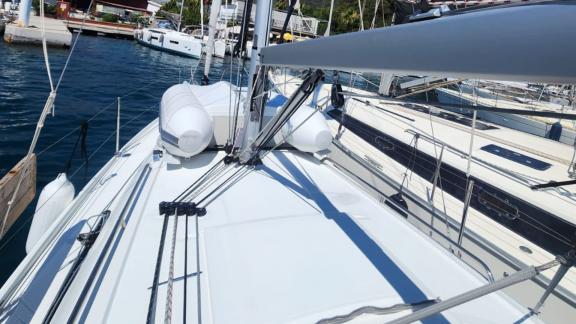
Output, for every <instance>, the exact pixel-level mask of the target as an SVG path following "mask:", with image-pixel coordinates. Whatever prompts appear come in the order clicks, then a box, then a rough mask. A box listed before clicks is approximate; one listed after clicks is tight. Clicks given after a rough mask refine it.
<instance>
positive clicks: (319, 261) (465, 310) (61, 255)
mask: <svg viewBox="0 0 576 324" xmlns="http://www.w3.org/2000/svg"><path fill="white" fill-rule="evenodd" d="M157 139H158V130H157V124H156V123H152V124H151V125H150V126H148V127H147V128H146V129H144V130H143V131H142V132H141V133H140V134H139V135H137V137H136V138H135V139H134V140H133V141H132V142H131V143H129V144H128V145H127V148H125V149H124V153H130V155H129V156H128V155H127V156H123V157H115V158H113V160H111V162H110V163H109V164H108V165H107V166H106V167H105V168H104V169H103V171H102V172H101V173H100V174H98V175H97V176H96V177H95V179H94V180H93V182H92V183H90V184H89V185H88V186H87V187H86V188H85V189H84V190H83V192H82V193H80V194H79V197H78V198H77V200H76V202H75V204H73V205H72V206H71V207H70V208H69V209H68V211H67V212H65V213H64V215H63V216H62V219H61V220H64V218H65V217H70V219H69V221H68V222H67V225H66V227H65V230H64V234H59V235H58V236H57V238H56V239H55V240H53V241H52V242H54V245H51V244H49V243H48V242H42V239H41V242H40V244H39V245H37V246H36V248H35V249H34V250H33V251H31V252H30V254H29V256H28V257H27V258H26V259H25V260H24V261H23V263H22V264H21V265H20V267H19V268H18V269H17V270H16V272H15V274H14V275H13V276H12V278H11V279H10V280H9V281H8V282H7V283H6V285H5V286H4V287H3V288H2V290H1V291H0V296H4V295H5V294H6V293H7V291H8V290H9V288H10V287H11V286H12V285H14V284H15V282H16V281H17V280H18V276H24V279H23V280H22V281H21V285H19V286H20V288H19V289H17V291H16V293H15V295H14V297H13V298H12V299H11V300H10V302H9V303H8V307H7V308H6V309H4V312H3V315H2V317H1V318H0V320H2V321H3V322H9V323H16V322H20V321H23V322H28V321H30V320H32V321H34V322H41V321H42V320H43V318H44V316H45V313H46V310H47V309H48V307H49V306H50V304H51V303H52V302H53V300H54V298H55V294H56V292H57V291H58V289H59V286H60V284H61V283H62V280H63V279H64V277H65V276H66V274H67V272H68V270H69V268H70V265H71V262H72V261H73V259H74V258H75V256H76V255H77V254H78V248H79V244H78V243H77V242H76V241H75V237H76V236H77V234H78V233H82V232H86V231H87V227H88V226H87V225H86V223H85V220H87V219H89V218H91V217H92V218H93V216H94V215H98V214H99V213H100V212H101V211H103V210H105V209H108V208H109V209H110V210H111V212H112V213H111V216H110V218H109V219H108V220H107V221H106V223H105V225H104V227H103V229H102V231H101V233H100V235H99V237H98V239H97V240H96V242H95V243H94V245H93V247H92V248H91V250H90V252H89V253H88V255H87V257H86V259H85V260H84V262H83V263H82V265H81V267H80V270H79V272H78V274H77V275H76V278H75V280H74V281H73V282H72V284H71V286H70V288H69V289H68V292H67V293H66V294H65V296H64V298H63V300H62V303H61V304H60V307H59V308H58V310H57V312H56V314H55V316H54V318H53V321H52V322H53V323H63V322H66V321H69V320H70V319H71V318H70V315H71V314H72V313H73V312H74V311H73V309H74V308H75V307H76V310H77V311H78V312H77V315H76V316H75V317H74V318H73V322H76V321H79V322H84V321H85V322H87V323H100V322H102V323H142V322H144V321H145V320H146V316H147V314H148V309H149V308H148V306H149V300H150V294H151V287H152V282H153V277H154V270H155V266H156V261H157V260H156V256H157V253H158V247H159V243H160V237H161V231H162V223H163V218H164V217H163V216H161V215H159V211H158V203H159V202H161V201H171V200H172V199H174V198H176V196H178V194H180V193H181V192H182V191H184V189H185V188H187V187H188V186H189V185H190V184H192V183H193V182H194V180H196V179H197V178H198V177H200V176H201V175H202V174H203V173H204V172H205V171H206V170H208V169H209V168H210V167H211V166H212V165H213V164H214V163H216V162H217V161H218V160H220V158H222V157H223V154H224V153H223V152H205V153H202V154H201V155H199V156H197V157H194V158H192V159H190V160H189V161H187V162H186V163H184V164H183V165H182V166H181V167H180V166H174V165H168V164H167V161H169V159H167V158H166V154H165V155H164V158H162V159H160V160H157V161H153V160H152V158H151V157H152V150H153V149H154V147H155V145H156V143H157ZM263 162H264V163H263V165H261V166H258V167H257V168H256V169H254V170H253V171H251V172H250V173H248V174H247V175H246V176H244V177H243V178H242V179H241V180H240V181H238V182H237V183H235V184H234V185H233V186H231V187H230V188H229V189H228V190H226V191H225V192H224V193H222V194H221V195H218V196H217V197H215V199H214V200H209V201H208V202H209V203H208V205H206V209H207V214H206V215H205V216H203V217H201V218H199V233H200V235H199V241H200V244H199V247H198V248H199V251H200V258H199V263H200V272H199V273H200V276H198V271H197V267H196V264H197V263H196V262H197V259H196V248H197V246H196V245H195V242H196V234H195V233H196V227H195V218H194V217H189V223H188V237H185V225H184V224H185V217H186V216H178V221H179V224H178V232H177V236H176V238H177V240H176V247H175V262H174V278H175V280H174V284H173V294H172V322H174V323H181V322H183V314H184V309H186V317H187V322H188V323H196V322H199V321H200V319H201V321H202V322H206V323H212V322H215V323H286V322H291V323H311V322H317V321H319V320H321V319H324V318H328V317H333V316H337V315H344V314H347V313H349V312H351V311H352V310H354V309H356V308H358V307H362V306H368V305H372V306H380V307H389V306H392V305H395V304H398V303H413V302H420V301H423V300H426V299H436V298H441V299H447V298H449V297H452V296H454V295H456V294H458V293H462V292H464V291H466V290H469V289H472V288H475V287H478V286H481V285H483V284H485V283H486V282H485V280H484V279H483V278H482V277H481V276H480V275H479V274H477V273H476V272H474V271H473V270H471V269H470V268H468V267H467V266H465V265H463V264H462V263H461V262H460V261H459V260H458V259H456V258H455V257H454V256H453V255H451V254H450V253H448V252H446V251H445V250H444V249H442V248H441V247H439V246H437V245H436V244H435V243H433V242H432V241H430V239H429V238H427V237H426V236H424V235H422V234H421V233H420V232H419V231H417V230H415V229H414V228H412V227H411V225H409V224H408V223H407V222H406V221H405V220H404V219H403V218H401V217H399V216H397V215H396V214H395V213H394V212H393V211H391V210H389V209H387V208H386V207H383V206H382V205H381V204H379V203H378V202H377V201H375V200H373V199H372V198H370V196H368V195H367V194H365V193H364V192H362V191H361V190H359V189H357V188H356V187H355V186H354V184H353V183H352V182H349V181H348V180H347V179H346V178H345V177H344V176H343V175H341V174H340V173H339V172H338V171H336V170H335V169H333V168H332V167H330V166H329V165H327V164H323V163H321V162H319V161H317V160H316V159H314V158H313V157H312V156H311V155H307V154H301V153H297V152H294V151H278V152H275V153H272V154H269V155H267V156H266V157H265V158H264V161H263ZM147 168H150V169H147ZM228 168H229V169H226V170H229V173H230V174H231V173H232V172H233V171H234V170H233V169H234V168H237V167H236V166H229V167H228ZM142 170H144V172H145V173H141V172H142ZM222 172H226V171H222ZM139 174H147V176H144V177H142V179H143V180H142V181H141V183H142V184H143V185H142V186H141V188H140V189H139V190H136V193H135V194H134V196H133V197H132V199H128V194H129V193H130V192H132V190H133V189H134V187H135V185H136V182H137V181H136V180H137V178H138V175H139ZM125 184H126V185H125ZM137 189H138V188H137ZM209 191H210V190H207V191H206V192H204V194H205V193H207V192H209ZM115 196H118V198H117V199H114V198H113V197H115ZM200 197H202V195H200ZM200 197H199V198H200ZM199 198H198V199H199ZM111 199H113V200H112V202H111V204H110V206H109V207H108V206H107V204H109V203H110V201H111ZM132 201H134V202H135V203H134V204H132V203H131V202H132ZM125 206H128V207H129V208H128V209H127V210H126V211H125V213H122V215H123V218H124V219H123V221H121V222H118V224H119V225H118V226H119V227H118V228H116V229H117V230H118V231H117V232H116V236H115V237H113V239H111V240H110V243H111V244H110V245H109V249H108V251H110V253H104V254H102V253H101V251H103V247H104V246H105V245H106V243H107V241H108V237H109V235H110V233H111V231H112V230H113V229H115V228H114V227H115V226H116V225H115V224H117V222H116V221H117V219H118V216H119V215H120V211H121V210H122V209H123V208H124V207H125ZM77 208H78V209H77ZM173 221H174V217H171V218H170V222H169V224H168V231H167V235H166V242H165V245H164V253H163V258H162V268H161V269H162V270H161V272H160V277H159V283H160V284H159V290H158V299H157V303H156V311H155V317H154V319H155V322H164V319H165V311H166V307H165V306H166V301H167V286H168V284H167V280H168V272H169V264H170V247H171V242H172V228H173V227H172V226H173V223H172V222H173ZM56 227H57V224H55V225H54V226H53V228H52V230H55V228H56ZM50 235H51V234H50V231H48V233H47V234H46V235H45V237H44V240H45V239H48V237H49V236H50ZM185 242H187V243H188V247H187V249H188V254H187V262H188V263H187V273H184V266H185V265H184V260H185V253H184V251H185ZM45 247H48V249H47V250H46V252H45V253H43V256H42V257H41V258H40V262H38V264H36V266H34V267H32V268H31V271H29V272H27V273H26V274H23V271H24V270H26V269H27V267H29V266H31V258H32V257H33V256H35V255H38V254H40V252H41V250H42V249H44V248H45ZM100 257H102V259H101V260H100V261H101V262H100V265H99V266H95V263H96V261H98V258H100ZM94 269H96V270H98V271H95V270H94ZM91 276H92V281H91V284H90V285H86V283H87V282H88V281H89V280H90V277H91ZM184 276H187V301H186V304H184V296H183V292H184V279H183V278H184ZM198 278H200V290H197V280H198ZM20 279H22V277H20ZM83 289H85V290H84V293H85V298H84V299H83V300H84V301H83V302H82V303H78V302H77V301H78V300H79V296H80V295H81V294H82V290H83ZM198 297H199V298H198ZM199 311H201V316H199ZM407 312H408V311H404V312H400V313H396V314H392V315H387V317H378V316H374V315H364V316H362V317H360V318H358V320H361V321H362V322H364V323H365V322H377V323H381V322H383V321H387V320H389V319H391V318H395V317H399V316H401V315H404V314H406V313H407ZM526 313H528V310H527V309H523V308H521V307H519V306H518V305H517V304H516V303H515V302H513V301H511V300H510V299H509V298H508V297H506V296H505V295H503V294H501V293H495V294H491V295H488V296H485V297H483V298H481V299H478V300H475V301H473V302H470V303H468V304H465V305H462V306H459V307H457V308H454V309H452V310H450V311H447V312H445V313H444V314H443V315H441V316H435V317H433V318H430V319H427V320H425V322H427V323H428V322H430V323H432V322H434V323H440V322H442V323H445V322H455V323H464V322H466V323H512V322H516V321H518V320H520V319H521V318H522V317H523V316H524V315H525V314H526ZM199 317H200V318H199ZM530 320H537V319H534V318H529V319H528V322H529V321H530Z"/></svg>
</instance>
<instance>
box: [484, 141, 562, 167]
mask: <svg viewBox="0 0 576 324" xmlns="http://www.w3.org/2000/svg"><path fill="white" fill-rule="evenodd" d="M480 149H481V150H482V151H486V152H488V153H492V154H494V155H497V156H499V157H503V158H505V159H507V160H510V161H512V162H516V163H519V164H522V165H524V166H527V167H529V168H532V169H536V170H539V171H545V170H548V169H549V168H550V167H551V166H552V165H551V164H550V163H546V162H544V161H540V160H538V159H535V158H532V157H529V156H527V155H524V154H521V153H518V152H514V151H512V150H509V149H506V148H503V147H501V146H498V145H496V144H489V145H486V146H482V147H481V148H480Z"/></svg>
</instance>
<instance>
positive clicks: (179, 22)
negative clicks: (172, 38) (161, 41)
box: [177, 0, 186, 31]
mask: <svg viewBox="0 0 576 324" xmlns="http://www.w3.org/2000/svg"><path fill="white" fill-rule="evenodd" d="M185 1H186V0H182V4H180V18H179V19H178V30H177V31H180V27H181V26H182V13H183V12H184V2H185Z"/></svg>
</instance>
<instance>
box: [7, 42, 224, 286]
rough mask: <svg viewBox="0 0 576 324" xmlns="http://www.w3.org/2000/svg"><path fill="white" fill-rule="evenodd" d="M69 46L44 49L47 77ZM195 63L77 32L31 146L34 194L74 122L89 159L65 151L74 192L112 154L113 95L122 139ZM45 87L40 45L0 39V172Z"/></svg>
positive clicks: (17, 246)
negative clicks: (84, 128)
mask: <svg viewBox="0 0 576 324" xmlns="http://www.w3.org/2000/svg"><path fill="white" fill-rule="evenodd" d="M69 51H70V50H68V49H52V48H50V49H49V57H50V64H51V67H52V75H53V78H54V82H56V81H57V79H58V76H59V75H60V71H61V70H62V67H63V66H64V63H65V60H66V57H67V56H68V53H69ZM215 61H216V62H215V63H214V68H213V69H212V70H211V79H212V80H213V81H217V80H220V79H221V78H223V77H224V78H226V79H228V78H229V74H227V72H228V71H229V69H225V68H223V67H224V66H228V64H226V63H225V62H224V61H222V60H215ZM198 63H199V62H198V60H196V59H191V58H185V57H179V56H175V55H172V54H169V53H164V52H159V51H155V50H153V49H149V48H146V47H143V46H140V45H138V44H137V43H136V42H133V41H128V40H118V39H112V38H103V37H92V36H81V37H80V38H79V41H78V44H77V46H76V48H75V50H74V53H73V55H72V58H71V60H70V62H69V66H68V68H67V70H66V73H65V75H64V78H63V79H62V83H61V86H60V88H59V90H58V96H57V98H56V102H55V115H54V116H49V117H48V118H47V121H46V123H45V125H44V128H43V129H42V134H41V136H40V139H39V141H38V145H37V148H36V150H35V152H36V153H37V154H38V155H37V187H36V190H37V194H36V197H37V196H38V195H39V193H40V191H41V190H42V188H43V187H44V186H45V185H46V184H47V183H48V182H50V181H52V180H53V179H54V178H55V177H56V176H57V175H58V173H60V172H63V171H64V170H65V167H66V164H67V162H68V160H69V158H70V156H71V153H72V151H73V148H74V145H75V142H76V140H77V139H78V136H79V132H80V131H79V125H80V123H81V122H82V121H85V120H89V121H88V135H87V140H86V151H87V155H88V156H91V158H90V160H89V162H88V164H87V165H86V166H82V164H83V162H84V159H82V158H81V156H80V150H79V148H78V149H77V150H76V152H75V154H74V155H73V157H72V164H71V167H70V170H69V172H68V174H69V175H72V174H73V176H72V178H71V181H72V182H73V183H74V186H75V188H76V192H79V191H80V190H81V189H82V187H83V186H84V185H85V184H86V183H87V181H89V180H90V178H91V177H92V176H93V175H94V174H95V173H96V172H97V171H98V170H99V169H100V168H101V167H102V166H103V165H104V164H105V163H106V162H107V161H108V160H109V159H110V158H111V157H112V155H113V154H114V151H115V133H114V132H115V128H116V98H117V97H122V98H121V121H122V125H123V127H122V129H121V144H122V143H126V142H127V141H128V140H129V139H130V138H131V137H132V136H134V135H135V134H136V133H137V132H138V131H139V130H140V129H142V128H143V127H144V126H145V125H147V124H148V123H149V122H150V121H152V120H153V119H154V118H156V117H157V116H158V103H159V100H160V97H161V96H162V93H163V92H164V91H165V90H166V89H167V88H168V87H170V86H171V85H173V84H176V83H178V82H181V81H183V80H189V79H190V77H191V74H192V72H193V71H195V68H196V66H197V64H198ZM201 67H202V66H200V68H198V69H197V70H196V74H195V78H194V79H195V80H199V79H200V77H201ZM223 73H224V74H223ZM49 93H50V85H49V81H48V76H47V73H46V68H45V65H44V59H43V55H42V49H41V47H33V46H16V45H8V44H5V43H3V42H0V177H2V176H3V175H4V174H6V173H7V172H8V171H9V170H10V169H11V168H12V167H13V166H14V165H15V164H16V163H18V161H20V160H21V159H22V158H23V157H24V156H25V155H26V153H27V151H28V148H29V146H30V142H31V140H32V136H33V134H34V130H35V128H36V123H37V121H38V118H39V116H40V112H41V110H42V108H43V106H44V103H45V101H46V98H47V96H48V95H49ZM96 114H98V115H97V116H96V117H94V116H95V115H96ZM67 134H69V136H67V137H64V138H63V136H65V135H67ZM62 138H63V139H62ZM60 139H62V140H61V141H59V140H60ZM35 205H36V201H33V202H32V203H31V204H30V206H29V207H28V208H27V209H26V211H25V212H24V213H23V215H22V216H21V217H20V218H19V220H18V221H17V222H16V223H15V224H14V225H13V226H12V228H11V229H10V231H9V232H8V233H7V234H6V235H5V237H4V238H3V239H2V241H0V285H1V284H2V283H4V281H6V280H7V279H8V277H9V276H10V274H11V273H12V271H13V270H14V269H15V268H16V266H18V264H19V262H20V261H21V260H22V258H23V257H24V256H25V253H26V252H25V243H26V237H27V234H28V229H29V226H30V221H31V219H32V216H33V213H34V207H35ZM3 216H4V215H2V216H1V217H3Z"/></svg>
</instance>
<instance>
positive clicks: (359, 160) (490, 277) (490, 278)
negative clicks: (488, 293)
mask: <svg viewBox="0 0 576 324" xmlns="http://www.w3.org/2000/svg"><path fill="white" fill-rule="evenodd" d="M332 143H333V144H334V145H335V146H336V147H338V148H339V149H340V150H342V151H343V152H344V153H346V154H347V155H348V156H350V157H351V158H352V159H354V160H355V161H356V162H357V163H359V164H361V165H362V166H364V167H365V168H367V169H368V170H370V171H371V172H376V173H380V171H379V170H376V169H375V168H374V167H373V166H371V165H370V164H368V163H366V162H364V160H363V159H362V158H360V157H359V156H357V155H356V154H355V153H354V152H352V151H350V150H348V149H347V148H345V147H344V146H343V145H342V144H340V143H339V142H338V141H337V140H334V141H333V142H332ZM330 160H331V161H332V162H333V163H334V166H336V168H337V169H340V170H342V171H345V172H346V173H347V174H349V175H350V176H353V177H354V178H356V179H357V180H358V181H359V182H361V183H362V184H363V185H365V186H368V187H369V188H370V189H372V190H374V191H376V192H378V193H379V194H380V195H382V196H384V197H385V198H386V202H387V203H390V204H392V205H393V206H394V207H396V208H400V210H402V211H403V212H405V213H406V214H408V215H410V216H412V218H414V219H416V220H417V221H418V222H420V223H421V224H422V225H424V226H426V227H427V228H428V229H429V230H431V231H433V232H434V233H436V234H438V235H439V236H440V237H441V238H442V239H444V240H445V241H446V242H447V243H449V244H452V245H454V246H459V244H458V243H457V242H456V241H454V240H452V238H450V237H449V236H447V235H446V234H444V233H442V232H440V231H439V230H437V229H436V228H434V227H433V226H431V225H430V224H428V223H427V222H425V221H423V220H422V219H421V218H420V217H419V216H417V215H416V214H414V213H413V212H412V211H410V210H409V209H405V208H404V207H403V206H401V205H399V204H398V203H397V202H395V201H394V200H392V199H388V196H386V195H384V194H383V193H382V192H381V191H380V190H379V189H378V188H375V187H374V186H373V185H371V184H369V183H368V182H366V181H365V180H364V179H362V178H361V177H360V176H358V175H357V174H354V173H353V172H351V171H349V170H348V169H347V168H346V167H344V166H342V165H341V164H340V163H338V161H335V160H334V159H332V158H330ZM432 217H434V215H432ZM436 242H437V243H438V244H439V245H441V246H442V247H444V248H446V247H445V246H444V245H442V244H440V242H438V241H436ZM458 249H459V251H460V253H464V254H466V255H467V256H468V257H470V258H472V259H473V260H474V261H475V262H477V263H478V264H479V265H480V266H481V267H482V268H483V270H484V272H485V274H484V273H482V272H481V271H479V270H478V269H476V268H474V267H473V266H472V265H470V264H469V263H468V262H466V261H465V260H463V261H464V262H465V263H466V264H468V265H469V266H470V267H471V268H472V269H474V270H475V271H476V272H478V273H479V274H480V275H482V276H483V277H484V278H485V279H486V280H488V281H489V282H494V275H493V274H492V270H491V269H490V267H489V266H488V265H487V264H486V263H485V262H484V261H483V260H482V259H480V258H479V257H477V256H476V255H474V254H473V253H472V252H470V251H468V250H467V249H465V248H464V247H462V246H459V248H458ZM446 250H448V251H449V252H450V253H452V254H454V255H456V254H455V253H454V252H455V251H454V250H453V249H452V248H446ZM456 256H458V255H456ZM460 259H462V258H461V256H460Z"/></svg>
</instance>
